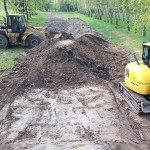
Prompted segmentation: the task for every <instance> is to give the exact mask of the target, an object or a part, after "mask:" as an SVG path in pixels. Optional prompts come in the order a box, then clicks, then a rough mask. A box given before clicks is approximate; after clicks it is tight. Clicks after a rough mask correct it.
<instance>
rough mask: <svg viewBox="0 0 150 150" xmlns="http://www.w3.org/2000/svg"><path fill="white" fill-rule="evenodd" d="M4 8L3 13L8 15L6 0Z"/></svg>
mask: <svg viewBox="0 0 150 150" xmlns="http://www.w3.org/2000/svg"><path fill="white" fill-rule="evenodd" d="M4 10H5V14H6V16H7V15H8V10H7V1H6V0H4Z"/></svg>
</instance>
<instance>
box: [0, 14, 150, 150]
mask: <svg viewBox="0 0 150 150" xmlns="http://www.w3.org/2000/svg"><path fill="white" fill-rule="evenodd" d="M47 28H48V32H49V33H50V34H54V33H62V37H61V38H60V39H59V41H55V42H54V43H52V42H51V41H50V40H49V41H47V42H43V43H41V45H39V46H38V47H36V48H34V49H32V50H28V51H26V52H25V53H24V54H22V56H21V57H19V58H16V61H18V64H17V65H16V66H15V67H14V68H13V69H12V70H11V71H10V73H9V74H7V75H5V76H2V77H0V100H1V101H0V109H1V115H4V117H1V118H0V121H1V124H0V126H1V130H0V137H1V139H2V140H1V141H0V145H2V146H1V147H0V148H1V149H2V148H3V149H40V150H42V149H48V148H47V144H48V143H51V144H50V145H49V146H50V147H51V148H49V149H51V150H53V149H54V148H56V149H62V150H63V149H79V150H82V149H91V150H95V149H123V150H126V149H141V150H142V149H143V150H146V149H149V148H150V147H149V144H148V143H149V139H150V137H149V135H148V133H149V131H148V130H147V131H146V132H147V134H146V133H145V128H143V127H142V126H143V125H145V126H147V127H148V126H149V122H147V121H146V120H148V117H147V116H146V118H138V117H136V120H134V119H133V118H134V117H135V115H134V114H133V113H132V111H129V110H126V109H124V108H123V107H126V104H124V102H123V101H122V100H121V97H120V95H119V94H118V83H119V81H122V80H123V74H124V68H125V65H126V64H127V63H128V62H129V60H128V58H129V55H130V54H129V53H126V52H124V51H122V50H121V49H120V48H119V47H118V46H116V45H114V44H111V43H110V42H109V41H107V40H106V39H105V38H104V37H103V36H102V34H100V33H99V32H97V31H95V30H94V29H92V28H91V27H90V26H88V25H86V24H85V23H84V22H83V21H81V20H79V19H64V18H62V17H59V16H56V15H54V18H53V19H52V21H51V23H50V24H49V25H48V27H47ZM2 73H4V72H1V73H0V74H2ZM2 108H3V109H2ZM70 109H71V111H70ZM47 113H48V114H49V115H48V114H47ZM28 114H29V115H28ZM44 114H45V116H46V117H45V116H44ZM73 114H74V115H73ZM83 114H84V115H83ZM96 114H97V115H98V116H97V115H96ZM77 116H78V117H77ZM47 118H49V119H47ZM73 118H74V120H73ZM137 118H138V119H137ZM71 120H72V121H71ZM87 120H88V121H87ZM92 120H93V121H92ZM67 121H68V124H65V122H67ZM41 122H42V123H41ZM145 123H146V124H145ZM20 124H22V128H21V127H20V129H18V128H19V125H20ZM71 124H72V125H71ZM100 126H101V127H102V128H101V127H100ZM52 127H56V130H55V129H54V128H52ZM60 128H61V129H62V130H61V129H60ZM68 128H69V129H68ZM39 130H40V131H41V133H40V131H39ZM143 132H144V133H143ZM64 134H66V136H67V137H70V138H72V140H71V141H70V140H69V139H68V138H66V137H63V135H64ZM143 134H144V135H143ZM142 136H143V137H144V139H143V138H142ZM37 138H38V140H37V141H36V139H37ZM39 139H40V140H39ZM41 139H42V140H41ZM77 139H78V140H77ZM47 140H48V141H49V142H47ZM79 141H80V142H79ZM30 142H31V143H30ZM43 143H44V144H43ZM58 143H59V144H58ZM66 143H67V144H68V143H69V145H68V146H66ZM61 144H62V145H61ZM6 145H7V146H6ZM29 145H30V146H29ZM31 145H32V146H31ZM35 145H36V146H35ZM85 145H89V146H87V147H86V146H85ZM61 146H62V148H61ZM45 147H46V148H45Z"/></svg>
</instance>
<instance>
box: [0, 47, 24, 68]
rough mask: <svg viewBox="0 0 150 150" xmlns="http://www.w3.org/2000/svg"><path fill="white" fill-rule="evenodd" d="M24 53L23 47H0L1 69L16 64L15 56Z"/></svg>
mask: <svg viewBox="0 0 150 150" xmlns="http://www.w3.org/2000/svg"><path fill="white" fill-rule="evenodd" d="M21 53H22V48H17V47H11V48H7V49H0V70H1V69H7V68H10V67H12V66H14V65H15V64H16V62H15V61H14V58H16V57H17V56H19V55H20V54H21Z"/></svg>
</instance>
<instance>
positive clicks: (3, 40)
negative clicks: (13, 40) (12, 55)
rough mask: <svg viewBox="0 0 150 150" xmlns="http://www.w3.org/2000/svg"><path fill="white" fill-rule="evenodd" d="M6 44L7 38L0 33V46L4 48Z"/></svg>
mask: <svg viewBox="0 0 150 150" xmlns="http://www.w3.org/2000/svg"><path fill="white" fill-rule="evenodd" d="M7 46H8V39H7V38H6V36H5V35H2V34H0V48H6V47H7Z"/></svg>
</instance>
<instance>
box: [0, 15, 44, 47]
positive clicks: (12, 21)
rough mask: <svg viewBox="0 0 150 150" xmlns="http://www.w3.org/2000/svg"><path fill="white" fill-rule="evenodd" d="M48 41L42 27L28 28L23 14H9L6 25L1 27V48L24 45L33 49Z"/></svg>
mask: <svg viewBox="0 0 150 150" xmlns="http://www.w3.org/2000/svg"><path fill="white" fill-rule="evenodd" d="M43 40H44V41H45V40H46V33H45V31H44V29H43V28H42V27H41V28H40V27H27V25H26V22H25V16H24V15H23V14H8V15H7V20H6V19H5V25H2V26H0V48H6V47H7V46H8V45H18V44H20V45H24V46H26V47H28V48H33V47H35V46H37V45H39V44H40V43H41V42H42V41H43Z"/></svg>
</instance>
